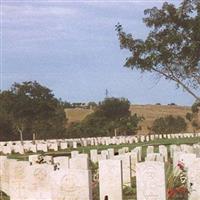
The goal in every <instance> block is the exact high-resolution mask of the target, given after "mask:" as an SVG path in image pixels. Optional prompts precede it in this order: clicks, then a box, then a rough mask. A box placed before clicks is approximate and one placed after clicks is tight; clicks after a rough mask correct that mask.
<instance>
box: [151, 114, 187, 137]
mask: <svg viewBox="0 0 200 200" xmlns="http://www.w3.org/2000/svg"><path fill="white" fill-rule="evenodd" d="M186 128H187V124H186V122H185V119H184V118H182V117H180V116H177V117H174V116H172V115H169V116H167V117H161V118H158V119H156V120H155V121H154V122H153V125H152V127H151V128H150V130H151V132H153V133H155V134H171V133H180V132H182V131H185V130H186Z"/></svg>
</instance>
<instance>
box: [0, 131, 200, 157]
mask: <svg viewBox="0 0 200 200" xmlns="http://www.w3.org/2000/svg"><path fill="white" fill-rule="evenodd" d="M189 137H200V133H179V134H168V135H167V134H163V135H137V136H117V137H96V138H77V139H57V140H53V139H52V140H46V141H44V140H35V141H34V142H33V141H31V140H29V141H23V144H21V142H20V141H7V142H0V153H3V154H11V153H12V152H13V153H19V154H24V153H25V152H33V153H37V152H40V151H41V152H48V151H59V150H66V149H68V148H74V149H76V148H78V147H79V146H97V145H106V146H108V145H111V144H113V145H114V144H115V145H119V144H126V143H130V144H132V143H138V142H148V141H153V140H155V139H162V138H168V139H170V138H189ZM122 152H123V150H122Z"/></svg>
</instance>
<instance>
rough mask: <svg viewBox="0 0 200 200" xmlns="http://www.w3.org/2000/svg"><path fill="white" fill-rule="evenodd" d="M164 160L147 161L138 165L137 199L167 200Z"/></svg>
mask: <svg viewBox="0 0 200 200" xmlns="http://www.w3.org/2000/svg"><path fill="white" fill-rule="evenodd" d="M165 181H166V180H165V167H164V163H163V162H154V161H152V162H151V161H147V162H142V163H137V165H136V185H137V200H166V182H165Z"/></svg>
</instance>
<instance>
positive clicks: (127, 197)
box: [0, 137, 200, 200]
mask: <svg viewBox="0 0 200 200" xmlns="http://www.w3.org/2000/svg"><path fill="white" fill-rule="evenodd" d="M195 143H200V138H198V137H196V138H180V139H175V138H174V139H155V140H153V141H149V142H138V143H134V144H120V145H98V146H87V147H80V146H78V148H77V149H73V148H72V147H70V148H68V149H67V150H60V151H56V152H54V151H49V152H47V153H42V152H41V154H44V155H52V156H53V157H56V156H71V151H73V150H77V151H79V152H80V153H88V154H89V153H90V150H91V149H97V150H98V152H99V153H100V151H101V150H105V149H108V148H113V149H114V150H115V153H116V152H117V150H118V149H120V148H122V147H129V151H131V150H132V149H134V148H135V147H138V146H142V161H144V159H145V155H146V149H147V146H150V145H151V146H154V152H155V153H157V152H158V151H159V149H158V147H159V145H165V146H166V147H167V148H168V153H169V145H172V144H175V145H180V144H188V145H190V144H191V145H192V144H195ZM38 153H40V152H38ZM38 153H37V154H38ZM33 154H34V153H26V154H24V155H20V154H11V155H9V156H8V158H10V159H17V160H28V156H29V155H33ZM166 167H167V174H166V175H167V177H169V176H170V174H171V173H172V160H169V162H168V163H167V165H166ZM90 169H91V171H92V173H94V171H95V170H96V169H98V165H94V164H92V163H91V164H90ZM0 194H1V193H0ZM0 200H9V197H8V196H6V195H5V194H1V195H0ZM93 200H99V188H98V185H97V186H96V187H95V188H93ZM123 200H136V179H135V177H134V178H132V180H131V187H124V188H123Z"/></svg>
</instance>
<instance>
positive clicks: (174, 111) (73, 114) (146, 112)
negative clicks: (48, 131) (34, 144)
mask: <svg viewBox="0 0 200 200" xmlns="http://www.w3.org/2000/svg"><path fill="white" fill-rule="evenodd" d="M130 111H131V113H132V114H133V113H137V115H139V116H143V117H144V118H145V120H144V121H143V122H141V124H140V126H141V127H142V130H141V131H139V133H147V132H148V127H151V125H152V123H153V121H154V120H155V119H156V118H159V117H164V116H167V115H174V116H177V115H179V116H181V117H184V118H185V115H186V113H188V112H191V110H190V107H187V106H169V105H131V107H130ZM92 112H93V110H91V109H83V108H75V109H74V108H70V109H65V113H66V117H67V118H68V122H77V121H81V120H83V119H84V118H85V117H86V116H87V115H89V114H91V113H92ZM187 131H189V132H192V127H191V126H190V125H189V124H188V130H187Z"/></svg>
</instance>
